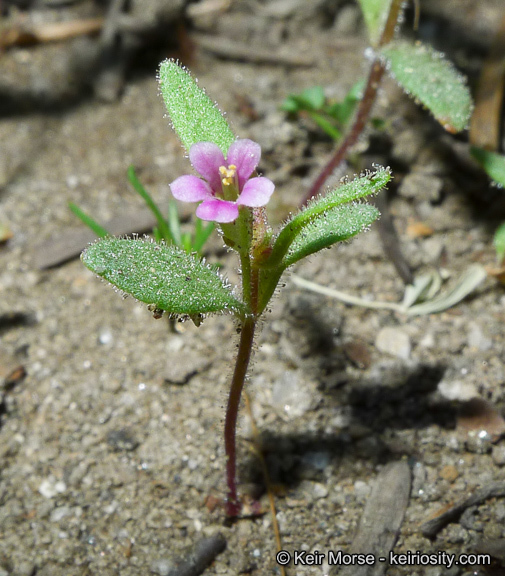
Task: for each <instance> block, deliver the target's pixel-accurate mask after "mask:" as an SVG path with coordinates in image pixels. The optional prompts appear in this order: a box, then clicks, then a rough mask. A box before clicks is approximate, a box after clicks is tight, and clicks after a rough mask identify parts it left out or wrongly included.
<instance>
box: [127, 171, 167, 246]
mask: <svg viewBox="0 0 505 576" xmlns="http://www.w3.org/2000/svg"><path fill="white" fill-rule="evenodd" d="M126 175H127V177H128V180H129V182H130V184H131V185H132V186H133V189H134V190H135V192H136V193H137V194H138V195H139V196H140V197H141V198H142V200H144V202H145V203H146V204H147V207H148V208H149V210H151V212H152V213H153V214H154V217H155V218H156V221H157V222H158V227H157V228H158V232H157V233H158V234H159V235H160V236H161V238H164V239H165V240H166V241H167V242H175V240H174V237H173V236H172V234H171V233H170V229H169V227H168V224H167V221H166V220H165V218H163V215H162V213H161V211H160V209H159V208H158V206H157V205H156V202H155V201H154V200H153V199H152V198H151V195H150V194H149V192H148V191H147V190H146V189H145V188H144V186H142V184H141V183H140V180H139V179H138V178H137V175H136V174H135V168H134V167H133V166H128V170H127V172H126Z"/></svg>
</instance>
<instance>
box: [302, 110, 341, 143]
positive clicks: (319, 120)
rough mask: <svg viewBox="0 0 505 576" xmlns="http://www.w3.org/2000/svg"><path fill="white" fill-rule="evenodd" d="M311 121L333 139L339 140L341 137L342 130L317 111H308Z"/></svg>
mask: <svg viewBox="0 0 505 576" xmlns="http://www.w3.org/2000/svg"><path fill="white" fill-rule="evenodd" d="M308 114H309V116H310V118H311V119H312V121H313V122H314V123H315V124H317V125H318V126H319V128H321V130H323V131H324V132H326V134H327V135H328V136H329V137H330V138H332V139H333V140H340V138H341V137H342V132H340V130H339V129H338V128H335V126H333V124H332V123H331V122H329V121H328V120H326V118H325V117H324V116H323V115H322V114H319V113H318V112H309V113H308Z"/></svg>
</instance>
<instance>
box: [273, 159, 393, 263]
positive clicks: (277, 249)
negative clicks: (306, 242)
mask: <svg viewBox="0 0 505 576" xmlns="http://www.w3.org/2000/svg"><path fill="white" fill-rule="evenodd" d="M390 179H391V172H390V170H389V169H388V168H382V167H379V168H378V169H377V171H376V172H373V173H369V174H366V175H364V176H361V177H360V178H356V179H355V180H352V181H351V182H347V183H345V184H343V185H342V186H339V187H338V188H336V189H335V190H332V191H331V192H329V193H328V194H326V195H325V196H319V197H317V198H315V199H313V200H311V201H310V202H309V204H308V205H307V207H306V208H305V209H303V210H301V211H300V212H298V213H297V214H296V215H295V216H293V217H292V218H291V220H289V221H288V222H287V223H286V225H285V226H284V228H283V229H282V230H281V231H280V233H279V235H278V236H277V240H276V241H275V244H274V247H273V250H272V253H271V254H270V256H269V258H268V259H267V260H266V261H265V262H264V263H263V265H262V266H263V267H265V268H269V267H276V266H279V265H280V264H281V262H282V261H283V260H284V256H285V255H286V254H287V253H288V250H289V247H290V246H291V244H292V243H293V242H294V240H295V238H297V236H298V235H299V234H301V233H302V231H304V229H305V228H306V227H307V226H310V225H312V223H313V222H314V221H315V220H318V219H320V218H323V219H324V218H325V214H326V213H327V212H328V211H329V210H332V209H334V208H336V207H337V206H341V205H342V204H347V203H349V202H353V201H355V200H359V199H360V198H364V197H365V196H370V195H371V194H376V193H377V192H379V191H380V190H382V188H384V186H386V184H387V183H388V182H389V180H390ZM374 219H375V218H374ZM366 225H368V224H365V226H366ZM352 235H353V234H351V236H352ZM336 241H337V240H336Z"/></svg>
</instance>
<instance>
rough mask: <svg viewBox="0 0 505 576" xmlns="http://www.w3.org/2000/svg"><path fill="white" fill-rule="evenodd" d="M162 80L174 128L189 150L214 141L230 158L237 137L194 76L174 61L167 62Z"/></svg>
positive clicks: (163, 66) (161, 84)
mask: <svg viewBox="0 0 505 576" xmlns="http://www.w3.org/2000/svg"><path fill="white" fill-rule="evenodd" d="M158 80H159V83H160V89H161V94H162V96H163V99H164V101H165V106H166V108H167V111H168V115H169V117H170V120H171V121H172V126H173V129H174V131H175V132H176V133H177V135H178V136H179V138H180V140H181V142H182V144H183V146H184V147H185V148H186V151H189V149H190V148H191V146H192V145H193V144H196V143H197V142H214V143H215V144H217V145H218V146H219V148H221V150H222V151H223V154H225V155H226V152H227V151H228V148H229V147H230V144H231V143H232V142H233V141H234V140H235V135H234V134H233V132H232V131H231V129H230V127H229V126H228V122H226V120H225V118H224V116H223V114H222V113H221V111H220V110H219V108H218V107H217V105H216V104H215V103H214V102H212V100H211V99H210V98H209V97H208V96H207V94H206V93H205V91H204V90H203V89H202V88H200V87H199V86H198V83H197V82H196V80H194V79H193V77H192V76H191V74H190V73H189V72H188V71H187V70H186V69H185V68H183V67H182V66H180V65H179V64H177V63H176V62H175V61H174V60H165V61H164V62H162V63H161V66H160V72H159V76H158Z"/></svg>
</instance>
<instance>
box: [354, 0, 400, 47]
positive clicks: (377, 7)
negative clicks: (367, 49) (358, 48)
mask: <svg viewBox="0 0 505 576" xmlns="http://www.w3.org/2000/svg"><path fill="white" fill-rule="evenodd" d="M391 1H392V0H359V4H360V6H361V11H362V12H363V16H364V18H365V22H366V26H367V28H368V35H369V37H370V42H371V44H372V46H377V44H378V43H379V40H380V38H381V35H382V31H383V30H384V26H385V25H386V22H387V19H388V15H389V9H390V7H391Z"/></svg>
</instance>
